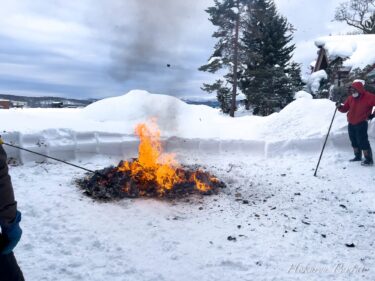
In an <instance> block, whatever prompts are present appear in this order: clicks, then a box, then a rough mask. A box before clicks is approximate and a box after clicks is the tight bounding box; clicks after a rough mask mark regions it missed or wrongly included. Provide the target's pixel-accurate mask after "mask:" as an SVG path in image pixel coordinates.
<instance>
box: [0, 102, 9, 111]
mask: <svg viewBox="0 0 375 281" xmlns="http://www.w3.org/2000/svg"><path fill="white" fill-rule="evenodd" d="M9 108H10V101H9V100H0V109H9Z"/></svg>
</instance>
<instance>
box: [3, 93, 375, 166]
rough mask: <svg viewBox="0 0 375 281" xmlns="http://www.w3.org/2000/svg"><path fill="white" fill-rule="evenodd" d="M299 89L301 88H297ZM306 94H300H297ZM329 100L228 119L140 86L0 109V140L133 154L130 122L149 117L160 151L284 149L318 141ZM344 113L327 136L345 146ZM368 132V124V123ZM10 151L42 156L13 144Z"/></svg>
mask: <svg viewBox="0 0 375 281" xmlns="http://www.w3.org/2000/svg"><path fill="white" fill-rule="evenodd" d="M299 95H302V93H300V94H299ZM303 95H306V94H303ZM334 109H335V105H334V103H333V102H331V101H329V100H325V99H321V100H313V99H311V98H310V99H306V98H298V99H297V100H295V101H294V102H292V103H291V104H289V105H288V106H287V107H285V108H284V109H283V110H282V111H281V112H279V113H274V114H272V115H270V116H268V117H259V116H243V117H237V118H231V117H228V116H225V115H223V114H221V113H220V112H219V111H218V110H217V109H213V108H210V107H207V106H203V105H189V104H186V103H184V102H183V101H181V100H179V99H177V98H174V97H171V96H164V95H156V94H150V93H148V92H145V91H131V92H130V93H128V94H126V95H123V96H120V97H115V98H108V99H105V100H101V101H98V102H96V103H94V104H92V105H90V106H88V107H86V108H84V109H11V110H1V111H0V120H8V122H4V123H3V124H2V130H3V137H4V139H5V140H7V141H12V142H14V143H17V144H20V145H22V146H23V147H26V148H29V149H33V150H37V151H39V152H42V153H46V154H48V155H51V156H58V157H65V158H66V159H69V158H76V157H78V156H80V155H85V154H93V153H100V154H109V155H124V156H128V157H129V156H130V155H132V156H133V155H134V152H136V147H137V141H138V140H137V138H136V137H135V136H134V133H133V132H134V128H135V126H136V125H137V124H138V123H140V122H147V120H149V119H150V118H151V117H154V118H156V119H157V120H158V124H159V126H160V128H161V132H162V137H163V138H164V139H165V144H166V147H167V149H168V150H171V151H173V150H174V149H177V148H181V149H185V150H189V149H190V150H198V151H199V150H202V151H208V150H209V151H211V152H212V153H221V152H225V151H230V150H231V149H232V150H233V149H234V150H243V151H252V152H253V153H261V154H265V155H271V154H273V152H276V151H280V149H282V150H284V151H285V150H290V149H302V150H303V149H308V148H305V147H306V146H308V147H310V148H312V147H313V148H314V149H315V147H320V146H321V142H322V139H323V138H324V136H325V135H326V133H327V129H328V126H329V123H330V121H331V118H332V114H333V112H334ZM346 125H347V122H346V117H345V115H344V114H338V115H337V117H336V120H335V122H334V124H333V128H332V133H331V134H332V141H333V142H336V143H338V144H343V145H347V132H346ZM369 132H370V135H371V136H374V125H371V126H370V130H369ZM9 152H10V156H12V157H14V158H21V159H27V160H29V157H31V158H30V160H41V161H42V160H43V159H40V158H35V157H33V156H30V155H26V154H23V153H21V152H19V151H16V150H10V151H9Z"/></svg>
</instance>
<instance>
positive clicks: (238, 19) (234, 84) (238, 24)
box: [229, 1, 240, 117]
mask: <svg viewBox="0 0 375 281" xmlns="http://www.w3.org/2000/svg"><path fill="white" fill-rule="evenodd" d="M237 8H238V15H237V20H236V31H235V39H234V62H233V64H234V65H233V91H232V103H231V108H230V113H229V115H230V116H231V117H234V112H235V110H236V96H237V68H238V33H239V29H240V11H239V2H238V1H237Z"/></svg>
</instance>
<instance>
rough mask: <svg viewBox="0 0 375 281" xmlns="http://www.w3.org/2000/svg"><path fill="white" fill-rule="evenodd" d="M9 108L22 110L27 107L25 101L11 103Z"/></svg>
mask: <svg viewBox="0 0 375 281" xmlns="http://www.w3.org/2000/svg"><path fill="white" fill-rule="evenodd" d="M10 103H11V106H12V107H15V108H24V107H27V102H26V101H11V102H10Z"/></svg>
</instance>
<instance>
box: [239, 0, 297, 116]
mask: <svg viewBox="0 0 375 281" xmlns="http://www.w3.org/2000/svg"><path fill="white" fill-rule="evenodd" d="M246 15H247V16H246V19H245V26H244V31H243V37H242V44H243V48H244V50H245V53H244V59H245V64H246V69H245V71H244V72H243V75H242V79H241V84H240V88H241V90H242V92H243V93H244V94H245V95H246V97H247V100H248V102H249V103H250V104H251V105H252V106H253V107H254V109H255V110H254V114H259V115H268V114H270V113H272V112H273V111H274V110H277V109H281V108H283V107H284V106H285V105H287V104H288V103H289V102H290V101H292V99H293V95H294V93H295V92H296V91H297V90H298V89H300V88H302V87H301V86H302V81H301V78H300V68H299V65H298V64H296V63H292V62H291V61H290V60H291V57H292V52H293V51H294V49H295V46H294V45H293V44H290V42H291V40H292V38H293V37H292V34H291V32H290V25H289V23H288V21H287V20H286V18H284V17H282V16H280V15H279V14H278V12H277V9H276V6H275V4H274V2H273V0H252V1H248V6H247V9H246Z"/></svg>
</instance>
